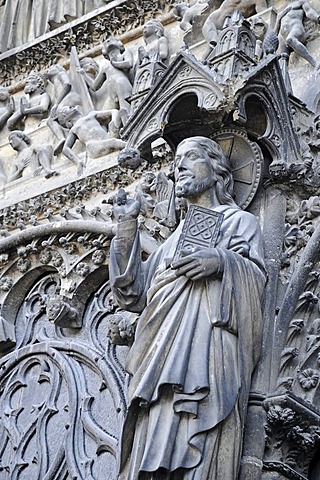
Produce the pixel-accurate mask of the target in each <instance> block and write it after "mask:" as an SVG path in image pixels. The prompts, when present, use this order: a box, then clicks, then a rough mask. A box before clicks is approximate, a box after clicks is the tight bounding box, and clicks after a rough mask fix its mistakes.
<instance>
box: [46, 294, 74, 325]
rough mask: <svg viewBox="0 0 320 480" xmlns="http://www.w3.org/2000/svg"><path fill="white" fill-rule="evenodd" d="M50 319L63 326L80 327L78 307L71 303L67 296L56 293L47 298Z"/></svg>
mask: <svg viewBox="0 0 320 480" xmlns="http://www.w3.org/2000/svg"><path fill="white" fill-rule="evenodd" d="M46 314H47V316H48V320H49V321H50V322H51V323H54V324H55V325H57V326H58V327H61V328H80V327H81V319H79V313H78V311H77V309H76V308H74V307H72V306H71V305H70V302H69V301H68V299H67V298H64V297H63V296H61V295H54V296H52V297H49V298H48V299H47V300H46Z"/></svg>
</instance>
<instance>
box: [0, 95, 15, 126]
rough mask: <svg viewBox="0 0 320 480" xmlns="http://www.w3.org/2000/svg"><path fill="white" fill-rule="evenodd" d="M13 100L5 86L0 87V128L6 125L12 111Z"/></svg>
mask: <svg viewBox="0 0 320 480" xmlns="http://www.w3.org/2000/svg"><path fill="white" fill-rule="evenodd" d="M14 108H15V105H14V100H13V97H12V96H11V95H10V93H9V91H8V89H7V88H6V87H0V130H2V129H3V128H4V127H5V126H6V125H7V121H8V120H9V118H10V117H11V115H12V114H13V112H14Z"/></svg>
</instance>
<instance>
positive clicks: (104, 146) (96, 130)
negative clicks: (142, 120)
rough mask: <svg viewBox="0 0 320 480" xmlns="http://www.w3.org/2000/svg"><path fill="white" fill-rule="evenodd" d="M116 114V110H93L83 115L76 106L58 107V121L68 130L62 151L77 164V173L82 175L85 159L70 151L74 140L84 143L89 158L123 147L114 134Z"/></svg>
mask: <svg viewBox="0 0 320 480" xmlns="http://www.w3.org/2000/svg"><path fill="white" fill-rule="evenodd" d="M117 116H118V111H117V110H105V111H93V112H90V113H88V114H87V115H85V116H84V115H82V113H81V112H80V110H78V108H77V107H64V108H63V109H60V112H59V113H58V114H57V119H58V123H59V125H61V126H65V127H67V128H68V127H69V130H70V131H69V133H68V135H67V138H66V140H65V142H64V146H63V150H62V153H63V154H64V155H65V156H66V157H67V158H68V159H69V160H71V161H72V162H73V163H75V164H76V165H77V173H78V175H82V173H83V168H84V166H85V161H84V160H83V159H82V158H80V157H79V156H78V155H77V154H76V153H74V152H73V151H72V147H73V146H74V144H75V142H76V140H80V142H82V143H83V144H84V145H85V148H86V153H87V155H88V156H89V157H90V158H98V157H101V156H103V155H107V154H108V153H110V152H113V151H115V150H120V149H122V148H124V147H125V142H124V141H123V140H121V139H119V138H116V136H115V135H114V131H117V129H116V127H114V126H115V124H116V121H117V120H116V119H117ZM103 124H105V125H108V130H107V129H105V128H103V126H102V125H103ZM112 129H113V131H112Z"/></svg>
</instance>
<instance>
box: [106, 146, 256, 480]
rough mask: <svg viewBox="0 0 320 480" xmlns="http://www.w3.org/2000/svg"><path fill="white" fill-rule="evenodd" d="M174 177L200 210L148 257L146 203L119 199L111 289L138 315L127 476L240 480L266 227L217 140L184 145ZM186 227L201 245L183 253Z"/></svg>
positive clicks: (123, 472)
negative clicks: (240, 193) (239, 188)
mask: <svg viewBox="0 0 320 480" xmlns="http://www.w3.org/2000/svg"><path fill="white" fill-rule="evenodd" d="M175 177H176V194H177V196H178V197H179V198H183V199H186V201H187V202H188V205H189V209H190V210H191V211H194V212H195V213H194V214H195V215H196V216H191V217H190V218H188V215H189V213H190V212H189V213H188V214H187V218H186V220H185V221H182V222H181V224H180V226H179V227H178V229H177V230H176V231H175V232H174V233H173V234H172V236H171V237H169V238H168V239H167V240H166V241H165V243H163V244H162V246H160V247H159V248H158V249H157V250H156V251H154V252H153V253H152V254H151V256H150V257H149V259H148V260H147V261H145V262H142V261H141V251H140V238H139V231H138V229H137V217H138V215H139V212H140V203H139V202H138V201H137V200H130V199H127V201H126V202H120V203H118V204H116V205H115V206H114V215H115V217H116V218H117V219H118V223H117V232H116V236H115V238H114V239H113V241H112V245H111V252H110V282H111V285H112V291H113V295H114V298H115V300H116V302H117V303H118V305H119V306H120V307H121V308H122V309H124V310H128V311H132V312H137V313H141V316H140V318H139V320H138V322H137V329H136V335H135V340H134V342H133V345H132V347H131V350H130V352H129V356H128V361H127V371H128V372H129V374H130V375H131V376H132V379H131V383H130V385H129V393H128V395H129V408H128V413H127V417H126V420H125V423H124V427H123V432H122V443H121V463H120V477H119V478H120V479H121V480H122V479H123V480H151V479H156V478H159V479H160V478H162V479H172V480H173V479H174V480H191V479H192V480H212V479H215V480H236V479H237V476H238V470H239V461H240V455H241V445H242V434H243V426H244V421H245V412H246V406H247V401H248V395H249V389H250V379H251V374H252V371H253V369H254V367H255V364H256V362H257V359H258V357H259V351H260V341H261V297H262V293H263V290H264V284H265V270H264V261H263V248H262V238H261V232H260V228H259V224H258V221H257V219H256V218H255V217H254V216H253V215H251V214H250V213H248V212H244V211H242V210H241V209H240V208H239V207H238V206H237V205H236V204H235V202H234V200H233V179H232V175H231V171H230V167H229V165H228V162H227V159H226V157H225V155H224V153H223V152H222V150H221V148H220V147H219V146H218V144H217V143H215V142H214V141H212V140H210V139H208V138H205V137H192V138H187V139H185V140H183V141H182V142H181V143H180V144H179V145H178V147H177V150H176V156H175ZM200 212H202V213H201V216H202V215H204V217H201V218H206V219H207V220H206V221H208V222H209V223H210V224H211V220H210V218H219V219H220V220H219V221H220V222H221V223H220V227H219V228H218V229H217V231H216V232H217V237H216V241H215V244H213V245H211V244H210V245H209V244H206V242H205V245H204V244H202V246H201V245H199V244H198V245H199V246H197V244H196V242H197V241H198V240H199V238H200V237H201V235H202V234H201V226H203V223H201V225H200V227H199V229H197V218H198V215H200ZM188 222H191V225H192V228H191V229H189V226H188V225H190V223H188ZM186 228H187V230H185V229H186ZM215 228H217V227H215ZM188 229H189V230H188ZM186 231H187V232H188V235H189V236H190V238H191V239H194V240H195V242H194V243H193V240H192V241H191V240H190V239H189V240H190V242H189V244H185V247H184V248H180V246H181V238H182V239H183V238H186V237H183V236H182V237H181V234H183V235H185V234H186ZM209 231H211V228H209V227H208V232H209ZM188 238H189V237H188ZM201 238H202V237H201ZM178 246H179V248H178ZM177 252H178V253H177Z"/></svg>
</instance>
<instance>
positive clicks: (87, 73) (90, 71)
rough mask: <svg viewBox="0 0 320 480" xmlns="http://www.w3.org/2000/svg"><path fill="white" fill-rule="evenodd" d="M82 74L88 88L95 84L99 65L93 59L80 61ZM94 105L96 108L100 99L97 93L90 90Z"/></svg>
mask: <svg viewBox="0 0 320 480" xmlns="http://www.w3.org/2000/svg"><path fill="white" fill-rule="evenodd" d="M80 67H81V70H82V71H81V73H82V75H83V77H84V80H85V82H86V85H87V88H88V84H89V83H90V82H94V81H95V79H96V78H97V75H98V74H99V70H100V69H99V65H98V64H97V62H96V61H95V60H94V59H93V58H92V57H84V58H82V59H81V60H80ZM88 90H89V94H90V96H91V99H92V102H93V104H94V105H95V106H96V104H97V101H98V98H97V93H96V92H94V91H93V90H92V89H91V88H88Z"/></svg>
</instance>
